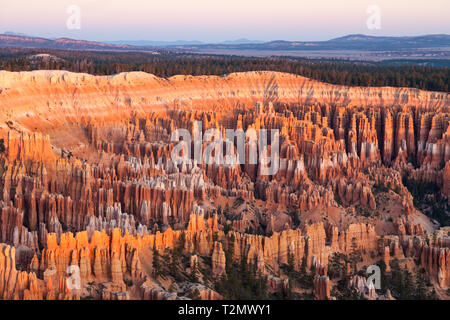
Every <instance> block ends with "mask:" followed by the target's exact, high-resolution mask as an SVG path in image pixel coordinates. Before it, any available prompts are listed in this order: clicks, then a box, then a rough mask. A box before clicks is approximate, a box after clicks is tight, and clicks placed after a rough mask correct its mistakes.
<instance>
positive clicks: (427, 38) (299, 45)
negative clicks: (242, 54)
mask: <svg viewBox="0 0 450 320" xmlns="http://www.w3.org/2000/svg"><path fill="white" fill-rule="evenodd" d="M184 47H186V46H184ZM440 47H449V48H450V35H448V34H436V35H424V36H414V37H386V36H368V35H363V34H353V35H347V36H344V37H340V38H335V39H331V40H327V41H286V40H275V41H270V42H264V43H250V44H204V45H198V46H196V47H194V46H192V49H196V48H197V49H233V50H364V51H368V50H402V49H411V48H428V49H429V48H440Z"/></svg>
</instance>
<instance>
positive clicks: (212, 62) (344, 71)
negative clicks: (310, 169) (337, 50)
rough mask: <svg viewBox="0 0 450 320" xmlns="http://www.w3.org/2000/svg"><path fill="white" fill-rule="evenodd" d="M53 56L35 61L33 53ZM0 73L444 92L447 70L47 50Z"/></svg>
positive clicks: (8, 51) (19, 55) (5, 53)
mask: <svg viewBox="0 0 450 320" xmlns="http://www.w3.org/2000/svg"><path fill="white" fill-rule="evenodd" d="M42 53H45V54H50V55H51V56H52V58H50V59H49V58H44V59H42V58H36V57H34V56H35V55H37V54H42ZM55 57H56V58H55ZM0 69H1V70H7V71H30V70H68V71H73V72H85V73H90V74H95V75H111V74H116V73H120V72H128V71H144V72H148V73H152V74H154V75H156V76H158V77H170V76H173V75H177V74H189V75H224V74H228V73H232V72H244V71H280V72H288V73H293V74H298V75H301V76H305V77H308V78H312V79H315V80H319V81H324V82H328V83H333V84H341V85H352V86H354V85H355V86H392V87H411V88H419V89H424V90H432V91H445V92H448V91H449V76H450V68H449V67H431V66H421V65H414V64H402V65H391V64H387V63H379V62H378V63H374V62H349V61H346V60H306V59H301V58H280V57H276V58H275V57H274V58H248V57H239V56H218V55H194V54H183V53H174V52H158V53H148V52H99V51H65V50H47V49H13V48H3V49H0Z"/></svg>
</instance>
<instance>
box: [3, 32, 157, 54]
mask: <svg viewBox="0 0 450 320" xmlns="http://www.w3.org/2000/svg"><path fill="white" fill-rule="evenodd" d="M1 47H3V48H5V47H9V48H10V47H14V48H45V49H64V50H137V51H140V50H148V49H150V48H149V47H143V46H132V45H127V44H119V45H116V44H109V43H103V42H95V41H86V40H75V39H69V38H58V39H54V40H53V39H46V38H40V37H30V36H21V35H15V34H11V33H8V34H0V48H1Z"/></svg>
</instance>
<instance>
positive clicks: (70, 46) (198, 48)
mask: <svg viewBox="0 0 450 320" xmlns="http://www.w3.org/2000/svg"><path fill="white" fill-rule="evenodd" d="M1 47H15V48H45V49H62V50H101V51H108V50H114V51H117V50H119V51H146V50H158V49H160V50H162V49H163V48H166V49H164V50H167V49H169V50H171V51H172V50H174V51H190V52H200V53H201V52H206V51H208V50H209V51H213V50H230V51H233V52H234V53H236V54H239V51H242V52H243V51H245V50H252V51H263V50H264V51H278V52H280V51H286V52H289V51H292V52H293V51H338V50H347V51H351V50H355V51H356V50H359V51H393V50H397V51H401V50H409V49H434V48H439V49H440V50H446V51H449V50H450V35H447V34H436V35H424V36H415V37H379V36H368V35H363V34H354V35H348V36H344V37H340V38H336V39H331V40H327V41H284V40H277V41H270V42H261V41H256V40H248V39H238V40H231V41H224V42H222V43H215V44H214V43H203V42H201V41H184V40H179V41H173V42H170V41H168V42H164V41H147V40H139V41H127V40H121V41H111V42H96V41H86V40H75V39H70V38H58V39H47V38H41V37H31V36H26V35H18V34H15V33H13V32H8V34H0V48H1Z"/></svg>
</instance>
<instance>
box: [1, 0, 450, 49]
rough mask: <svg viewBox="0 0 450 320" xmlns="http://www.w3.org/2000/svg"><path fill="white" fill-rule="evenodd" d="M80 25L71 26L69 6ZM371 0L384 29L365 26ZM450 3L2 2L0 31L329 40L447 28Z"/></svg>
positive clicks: (46, 34) (143, 37) (267, 0)
mask: <svg viewBox="0 0 450 320" xmlns="http://www.w3.org/2000/svg"><path fill="white" fill-rule="evenodd" d="M73 4H74V5H78V6H79V7H80V8H81V29H80V30H69V29H68V28H67V27H66V21H67V19H68V17H69V14H67V13H66V9H67V7H68V6H69V5H73ZM370 5H378V6H379V7H380V8H381V29H380V30H369V29H368V28H367V26H366V21H367V18H368V14H367V13H366V10H367V8H368V7H369V6H370ZM449 17H450V0H370V1H369V0H341V1H339V0H308V1H305V0H223V1H219V0H53V1H51V0H0V33H3V32H5V31H14V32H20V33H26V34H29V35H36V36H44V37H60V36H65V37H71V38H78V39H87V40H123V39H126V40H167V41H170V40H179V39H182V40H202V41H222V40H231V39H237V38H248V39H258V40H276V39H284V40H326V39H330V38H333V37H338V36H342V35H346V34H351V33H364V34H372V35H418V34H431V33H450V19H449Z"/></svg>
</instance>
